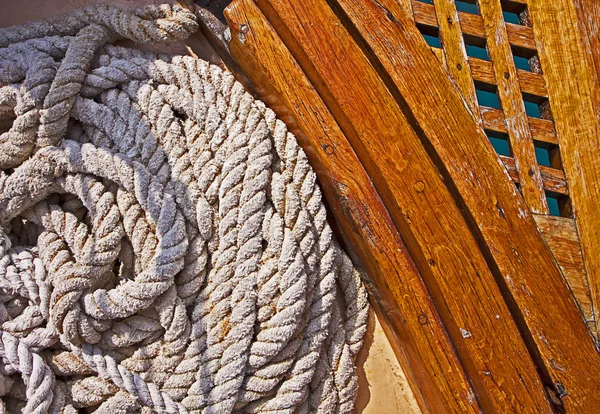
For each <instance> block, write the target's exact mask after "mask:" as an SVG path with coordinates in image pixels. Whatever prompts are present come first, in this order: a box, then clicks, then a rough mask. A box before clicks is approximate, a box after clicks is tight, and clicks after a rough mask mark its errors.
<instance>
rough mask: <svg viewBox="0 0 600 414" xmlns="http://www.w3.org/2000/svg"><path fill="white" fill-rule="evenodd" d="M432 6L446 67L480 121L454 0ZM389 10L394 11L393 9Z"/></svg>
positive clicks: (443, 0) (441, 1)
mask: <svg viewBox="0 0 600 414" xmlns="http://www.w3.org/2000/svg"><path fill="white" fill-rule="evenodd" d="M384 7H385V4H384ZM434 7H435V14H436V17H437V21H438V26H439V30H440V40H441V42H442V46H443V48H444V53H445V56H446V62H445V65H446V68H447V69H448V72H449V73H450V76H452V79H454V81H455V82H456V84H457V86H458V89H459V90H460V92H461V93H462V96H463V98H464V99H465V101H466V102H467V105H468V106H469V109H470V110H471V113H472V114H473V116H474V117H475V119H477V122H479V123H481V115H480V113H479V103H478V101H477V95H476V93H475V84H474V83H473V76H472V74H471V68H470V65H469V57H468V56H467V49H466V48H465V39H464V37H463V34H462V29H461V26H460V22H459V20H458V11H457V10H456V5H455V4H454V0H438V1H436V2H435V3H434ZM388 10H389V8H388ZM390 11H391V12H392V13H393V12H394V11H393V10H390ZM396 14H397V13H396Z"/></svg>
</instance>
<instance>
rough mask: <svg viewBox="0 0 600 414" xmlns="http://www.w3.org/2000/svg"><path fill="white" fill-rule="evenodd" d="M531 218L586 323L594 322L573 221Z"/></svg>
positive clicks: (557, 218)
mask: <svg viewBox="0 0 600 414" xmlns="http://www.w3.org/2000/svg"><path fill="white" fill-rule="evenodd" d="M533 217H534V218H535V222H536V223H537V225H538V228H539V229H540V232H541V233H542V235H543V236H544V239H545V240H546V243H548V246H550V249H552V253H554V257H555V258H556V261H557V262H558V265H559V266H560V268H561V270H562V272H563V275H564V276H565V278H566V279H567V281H568V282H569V287H570V288H571V290H572V291H573V295H575V298H576V299H577V302H578V303H579V306H580V307H581V311H582V312H583V314H584V315H585V319H586V320H587V321H593V320H594V315H593V313H592V300H591V297H590V287H589V285H588V280H587V278H586V275H585V267H584V265H583V256H582V254H581V246H580V244H579V236H578V235H577V227H576V225H575V220H573V219H570V218H567V217H553V216H545V215H540V214H535V215H534V216H533Z"/></svg>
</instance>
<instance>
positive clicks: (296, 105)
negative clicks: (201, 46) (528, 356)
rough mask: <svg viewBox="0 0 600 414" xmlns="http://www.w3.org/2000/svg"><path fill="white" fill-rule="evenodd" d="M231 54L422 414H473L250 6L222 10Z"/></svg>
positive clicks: (299, 76)
mask: <svg viewBox="0 0 600 414" xmlns="http://www.w3.org/2000/svg"><path fill="white" fill-rule="evenodd" d="M226 17H227V19H228V22H229V26H230V28H231V31H232V41H231V43H230V50H231V53H232V55H233V56H234V57H235V59H236V61H237V62H238V63H239V64H240V65H241V66H242V68H243V69H244V71H245V73H246V74H247V76H248V77H249V78H250V79H251V80H252V82H253V83H254V87H255V89H256V90H257V91H258V92H259V94H260V95H261V97H262V98H263V100H265V101H266V102H267V103H268V104H269V106H270V107H271V108H272V109H274V110H275V112H276V113H277V115H278V116H279V118H281V119H283V120H284V121H285V122H286V124H287V125H288V127H289V128H290V129H291V130H292V131H293V132H294V133H295V135H296V137H297V138H298V140H299V142H300V143H301V144H302V147H303V148H304V149H305V150H306V152H307V155H308V156H309V159H310V161H311V165H312V166H313V167H314V168H315V170H316V172H317V175H318V177H319V181H320V184H321V186H322V188H323V191H324V194H325V196H326V198H327V201H328V203H329V206H330V207H331V209H332V212H333V214H334V216H335V218H336V221H337V222H338V224H339V226H340V228H341V230H342V232H341V233H342V235H343V236H344V238H345V239H346V242H347V244H348V245H349V246H350V247H351V248H352V251H353V252H355V253H356V254H357V255H358V256H359V258H360V260H361V262H362V263H363V265H364V266H365V268H366V270H367V272H368V275H369V279H370V281H371V283H372V285H374V286H375V288H373V287H371V289H370V291H371V292H370V293H371V295H370V299H371V303H372V304H373V305H374V306H375V308H376V310H377V311H378V314H379V316H380V320H382V322H383V325H384V329H385V331H386V333H387V335H388V338H389V340H390V342H391V344H392V347H393V348H394V351H395V353H396V356H397V358H398V360H399V361H400V363H401V365H402V366H403V368H404V370H405V372H406V373H407V377H408V379H409V382H410V383H411V386H412V390H413V393H414V394H415V396H416V398H417V401H418V403H419V406H420V407H421V409H422V410H423V412H440V413H441V412H473V413H475V412H478V411H479V406H478V404H477V402H476V401H475V400H474V398H473V397H472V396H473V395H474V393H473V391H472V389H471V385H470V384H469V380H468V379H467V377H466V374H465V372H464V369H463V367H462V365H461V364H460V362H459V359H458V356H457V354H456V351H455V350H454V347H453V345H452V343H451V342H450V338H449V337H448V334H447V332H446V329H445V328H444V326H443V324H442V322H441V320H440V317H439V315H438V312H437V310H436V308H435V305H434V304H433V302H432V301H431V298H430V296H429V293H428V291H427V289H426V288H425V285H424V283H423V281H422V278H421V276H420V274H419V272H418V271H417V269H416V267H415V265H414V263H413V261H412V259H411V258H410V256H409V254H408V251H407V249H406V247H405V246H404V243H403V242H402V240H401V238H400V236H399V234H398V231H397V230H396V228H395V226H394V225H393V223H392V221H391V219H390V216H389V213H388V212H387V210H386V208H385V207H384V205H383V203H382V201H381V199H380V197H379V195H378V194H377V192H376V191H375V188H374V186H373V184H372V182H371V179H370V178H369V176H368V175H367V173H366V171H365V170H364V167H363V166H362V164H361V163H360V161H359V160H358V158H357V156H356V154H355V152H354V150H353V149H352V147H351V146H350V144H349V143H348V141H347V139H346V137H345V136H344V134H343V133H342V131H341V129H340V127H339V126H338V125H337V123H336V121H335V120H334V119H333V116H332V115H331V113H330V112H329V110H328V109H327V107H326V106H325V104H324V102H323V100H322V99H321V97H320V96H319V95H318V93H317V92H316V91H315V89H314V87H313V86H312V84H311V83H310V81H309V80H308V78H307V77H306V75H305V74H304V72H303V71H302V69H301V68H300V67H299V65H298V63H297V62H296V60H295V59H294V58H293V57H292V55H291V54H290V52H289V51H288V49H287V48H286V47H285V45H284V44H283V42H282V41H281V39H280V38H279V36H278V35H277V33H276V32H275V30H274V29H273V27H272V26H271V25H270V23H269V22H268V21H267V20H266V18H265V17H264V15H263V14H262V13H261V12H260V10H259V9H258V8H257V6H256V5H255V4H254V3H253V2H252V1H250V0H237V1H234V2H233V3H232V4H231V5H230V6H229V7H228V8H227V10H226Z"/></svg>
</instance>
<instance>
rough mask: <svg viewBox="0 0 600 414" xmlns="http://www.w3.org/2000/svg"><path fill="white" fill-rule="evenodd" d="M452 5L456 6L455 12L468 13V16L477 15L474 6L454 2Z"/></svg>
mask: <svg viewBox="0 0 600 414" xmlns="http://www.w3.org/2000/svg"><path fill="white" fill-rule="evenodd" d="M454 4H456V10H458V11H461V12H465V13H470V14H479V10H478V9H477V5H476V4H472V3H467V2H466V1H460V0H455V1H454Z"/></svg>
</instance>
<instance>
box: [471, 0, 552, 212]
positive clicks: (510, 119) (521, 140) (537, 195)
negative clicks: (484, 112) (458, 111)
mask: <svg viewBox="0 0 600 414" xmlns="http://www.w3.org/2000/svg"><path fill="white" fill-rule="evenodd" d="M478 4H479V11H480V13H481V18H482V20H483V25H484V32H485V35H486V39H487V50H488V54H489V56H490V59H491V61H492V66H493V68H494V73H495V77H496V83H497V85H498V97H499V98H500V103H501V105H502V109H503V111H504V116H505V121H506V129H507V131H508V136H509V139H510V144H511V145H510V147H511V152H512V154H513V156H514V158H515V160H516V163H515V165H516V169H517V175H518V176H519V182H520V183H521V193H522V194H523V197H524V198H525V202H527V205H528V206H529V208H530V209H531V211H532V212H534V213H541V214H548V212H549V210H548V203H547V202H546V195H545V194H544V184H543V182H542V175H541V173H540V168H539V166H538V164H537V161H536V158H535V147H534V146H533V139H532V136H531V131H530V130H529V125H528V122H527V114H526V112H525V104H524V103H523V97H522V93H521V88H520V85H519V82H516V80H517V79H518V78H517V68H516V67H515V63H514V61H513V57H512V51H511V48H510V43H509V41H508V32H507V30H506V23H505V22H504V17H503V15H502V7H501V5H500V0H479V1H478Z"/></svg>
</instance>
